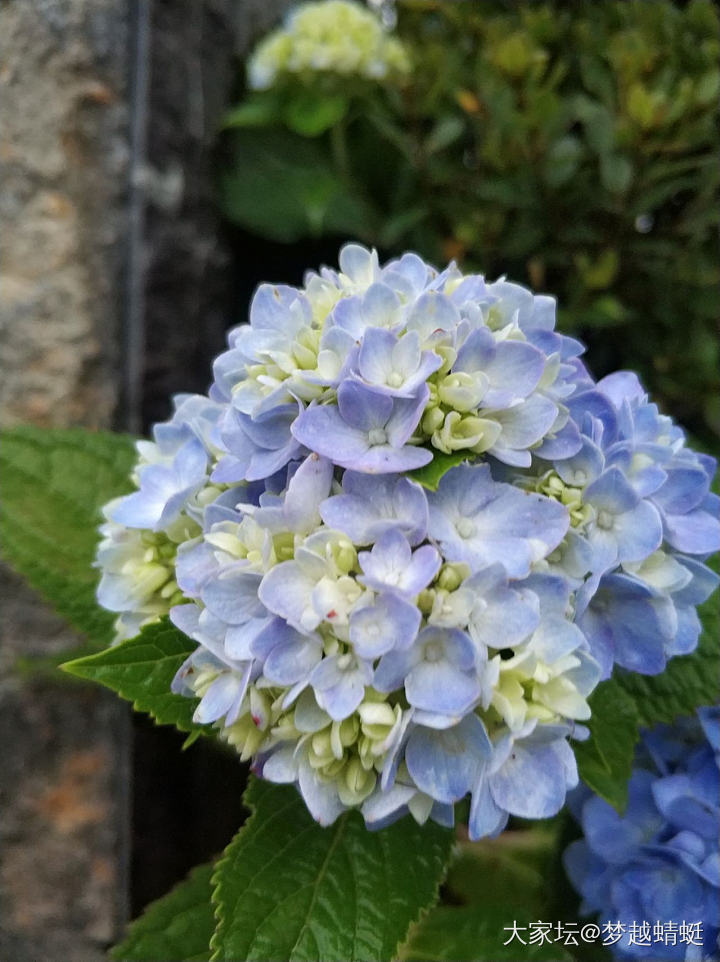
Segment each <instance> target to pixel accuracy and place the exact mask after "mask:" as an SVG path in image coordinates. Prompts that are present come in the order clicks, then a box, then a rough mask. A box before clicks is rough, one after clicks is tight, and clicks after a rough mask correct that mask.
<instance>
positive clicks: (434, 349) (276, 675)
mask: <svg viewBox="0 0 720 962" xmlns="http://www.w3.org/2000/svg"><path fill="white" fill-rule="evenodd" d="M583 350H584V349H583V346H582V344H580V343H579V342H578V341H576V340H574V339H572V338H569V337H566V336H565V335H563V334H560V333H559V332H558V331H556V330H555V302H554V300H553V299H552V298H550V297H547V296H544V295H540V296H537V295H534V294H532V293H531V292H530V291H527V290H525V289H524V288H522V287H520V286H519V285H516V284H512V283H509V282H507V281H496V282H493V283H488V282H487V281H486V280H485V279H484V278H483V277H481V276H478V275H471V276H463V275H462V274H461V272H460V271H459V270H458V269H457V267H456V266H455V265H453V264H451V265H449V266H448V267H447V268H446V269H445V270H443V271H438V270H436V269H435V268H433V267H432V266H430V265H428V264H426V263H425V262H424V261H423V260H422V259H421V258H419V257H418V256H417V255H415V254H405V255H403V256H402V257H400V258H397V259H395V260H392V261H390V262H389V263H387V264H385V265H382V264H381V263H380V261H379V259H378V257H377V254H376V253H375V252H374V251H368V250H366V249H364V248H362V247H360V246H358V245H355V244H349V245H346V246H345V247H344V248H343V249H342V250H341V252H340V258H339V269H338V270H331V269H328V268H322V269H321V270H320V271H319V272H318V273H310V274H308V275H307V276H306V279H305V284H304V287H303V288H293V287H288V286H282V285H280V286H278V285H270V284H264V285H261V286H260V288H258V290H257V292H256V294H255V296H254V298H253V301H252V304H251V307H250V316H249V324H246V325H241V326H240V327H238V328H237V329H236V330H234V331H232V332H230V335H229V349H228V350H227V351H226V352H225V353H224V354H222V355H221V356H220V357H219V358H218V359H217V360H216V362H215V364H214V367H213V374H214V382H213V384H212V386H211V388H210V391H209V393H208V396H207V397H204V396H196V395H182V396H180V397H178V398H177V399H176V402H175V411H174V414H173V416H172V418H171V419H170V420H169V421H168V422H167V423H166V424H161V425H157V426H156V427H155V429H154V432H153V441H151V442H140V443H139V445H138V451H139V463H138V466H137V470H136V472H135V475H134V479H135V483H136V491H135V492H134V493H132V494H130V495H128V496H126V497H125V498H122V499H118V500H117V501H114V502H112V503H111V504H110V505H108V506H107V508H106V523H105V525H104V526H103V529H102V533H103V541H102V543H101V546H100V549H99V552H98V566H99V567H100V568H101V571H102V575H101V580H100V585H99V589H98V597H99V599H100V601H101V603H102V604H104V605H105V606H106V607H108V608H110V609H111V610H113V611H115V612H117V613H118V616H119V617H118V639H121V638H123V637H128V636H129V635H131V634H132V633H134V632H135V631H137V630H138V629H139V628H140V627H141V626H142V625H144V624H146V623H148V622H149V621H152V620H155V619H157V618H159V617H161V616H162V615H164V614H166V613H168V612H169V615H170V618H171V619H172V621H173V623H174V624H175V625H176V626H177V627H178V628H179V629H180V630H181V631H183V632H184V633H185V634H186V635H188V636H189V637H190V638H192V639H193V640H194V641H195V642H196V643H197V647H196V649H195V650H194V651H193V652H192V654H191V655H190V657H189V658H188V659H187V661H186V662H185V664H184V665H183V666H182V668H181V669H180V671H179V672H178V674H177V677H176V679H175V681H174V683H173V691H175V692H178V693H181V694H183V695H187V696H189V697H194V698H196V699H197V707H196V710H195V718H196V720H197V721H198V722H200V723H201V724H209V725H213V726H214V727H215V728H216V729H217V731H218V733H219V736H220V737H221V738H222V739H224V740H225V741H227V742H228V743H229V744H230V745H232V746H233V747H234V748H235V749H236V750H237V751H238V753H239V755H240V757H241V758H242V759H243V760H252V762H253V766H254V770H255V771H256V772H257V773H258V774H259V775H261V776H262V777H265V778H267V779H270V780H273V781H279V782H288V783H293V784H296V785H297V787H298V789H299V791H300V792H301V793H302V795H303V798H304V799H305V802H306V803H307V806H308V809H309V810H310V812H311V813H312V814H313V816H314V817H315V818H316V819H317V820H318V821H319V822H321V823H322V824H329V823H330V822H331V821H332V820H333V819H335V818H337V816H338V815H339V814H340V813H341V812H343V811H344V810H346V809H347V808H350V807H356V808H359V809H360V810H361V812H362V813H363V816H364V817H365V820H366V822H367V824H368V825H369V826H371V827H375V828H377V827H381V826H382V825H385V824H387V823H388V822H390V821H392V820H394V819H396V818H400V817H402V816H403V815H404V814H406V813H408V812H409V813H410V814H411V815H412V817H413V818H415V819H417V820H418V821H420V822H422V821H424V820H425V819H427V818H432V819H435V820H437V821H439V822H440V823H442V824H444V825H449V824H452V820H453V817H454V816H453V812H454V805H455V803H456V802H459V801H460V800H461V799H463V798H465V797H469V799H470V819H469V831H470V835H471V837H472V838H479V837H482V836H484V835H494V834H497V833H498V832H500V831H502V829H503V828H504V827H505V825H506V823H507V821H508V818H509V817H510V816H511V815H516V816H520V817H523V818H546V817H548V816H550V815H553V814H554V813H556V812H557V811H558V810H559V809H560V807H561V806H562V804H563V802H564V799H565V795H566V792H567V791H568V789H570V788H572V787H573V786H574V785H575V784H576V783H577V770H576V767H575V760H574V754H573V750H572V747H571V742H570V739H573V738H582V737H584V736H585V735H586V730H585V729H584V728H583V726H582V724H581V723H582V722H583V721H586V720H587V719H588V718H589V716H590V708H589V705H588V697H589V696H590V694H591V692H592V691H593V689H594V688H595V686H596V685H597V683H598V681H599V679H600V678H601V676H602V677H604V676H607V675H609V674H610V673H611V671H612V669H613V666H614V665H615V664H618V665H620V666H622V667H623V668H625V669H628V670H633V671H638V672H643V673H655V672H659V671H662V670H663V668H664V666H665V664H666V662H667V659H668V658H672V657H675V656H676V655H682V654H686V653H688V652H690V651H692V650H693V649H694V647H695V645H696V644H697V639H698V635H699V630H700V626H699V621H698V617H697V613H696V607H697V605H698V604H699V603H700V602H701V601H703V600H704V599H705V598H706V597H707V596H708V595H709V594H710V592H712V591H713V589H714V588H715V586H716V584H717V578H716V576H715V575H714V574H713V573H712V572H711V571H710V569H709V568H708V567H707V566H706V565H705V563H704V562H705V560H706V558H707V555H708V553H709V552H711V551H713V550H714V549H715V548H716V547H717V546H718V543H719V542H720V525H719V524H718V522H717V520H716V518H715V517H714V513H715V511H716V502H715V500H714V496H713V495H711V494H710V493H709V489H710V480H711V477H712V475H713V473H714V470H715V464H714V461H713V460H712V459H711V458H707V457H706V456H704V455H699V454H696V453H695V452H693V451H692V450H691V449H690V448H688V447H687V445H686V442H685V438H684V435H683V433H682V431H681V430H680V429H679V428H677V427H676V426H675V425H674V424H673V423H672V422H671V421H670V420H669V418H667V417H666V416H664V415H661V414H660V413H659V412H658V410H657V408H656V407H655V406H654V405H652V404H651V403H650V402H649V401H648V399H647V397H646V396H645V394H644V392H643V390H642V387H641V386H640V384H639V382H638V381H637V378H636V377H635V376H634V375H632V374H629V373H627V372H618V373H617V374H614V375H610V376H609V377H607V378H603V379H602V380H601V381H599V382H598V383H595V381H594V379H593V378H592V376H591V374H590V373H589V371H588V369H587V368H586V366H585V365H584V363H583V361H582V359H581V355H582V353H583ZM436 469H437V471H436ZM433 475H435V476H433Z"/></svg>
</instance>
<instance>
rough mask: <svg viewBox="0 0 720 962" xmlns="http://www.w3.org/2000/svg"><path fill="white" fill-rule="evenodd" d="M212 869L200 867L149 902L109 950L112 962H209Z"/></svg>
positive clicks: (212, 921)
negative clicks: (121, 938)
mask: <svg viewBox="0 0 720 962" xmlns="http://www.w3.org/2000/svg"><path fill="white" fill-rule="evenodd" d="M212 872H213V867H212V865H211V864H208V865H201V866H199V867H198V868H195V869H193V870H192V872H190V874H189V875H188V877H187V878H186V879H185V881H184V882H181V883H180V884H179V885H176V886H175V888H174V889H172V890H171V891H170V892H168V894H167V895H164V896H163V897H162V898H160V899H157V900H156V901H155V902H151V903H150V905H148V907H147V908H146V909H145V910H144V911H143V914H142V915H141V916H140V917H139V918H137V919H135V921H134V922H131V923H130V925H129V926H128V930H127V933H126V935H125V938H124V939H123V941H122V942H120V943H119V944H118V945H116V946H115V947H114V948H113V949H111V950H110V958H111V959H112V960H114V962H158V960H159V959H163V960H170V959H172V962H208V960H209V958H210V939H211V937H212V934H213V932H214V931H215V916H214V913H213V907H212V904H211V902H210V892H211V888H210V879H211V876H212Z"/></svg>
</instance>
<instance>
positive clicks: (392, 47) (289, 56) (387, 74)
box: [248, 0, 410, 90]
mask: <svg viewBox="0 0 720 962" xmlns="http://www.w3.org/2000/svg"><path fill="white" fill-rule="evenodd" d="M409 69H410V61H409V58H408V55H407V52H406V50H405V48H404V46H403V44H402V43H401V42H400V41H399V40H398V39H397V38H396V37H393V36H391V35H389V34H388V33H386V32H385V30H384V29H383V27H382V25H381V23H380V20H379V19H378V18H377V17H376V16H374V15H373V14H372V13H371V12H370V11H369V10H367V9H365V8H363V7H362V6H360V5H359V4H357V3H353V2H349V0H329V2H327V0H325V2H319V3H306V4H303V5H302V6H300V7H297V8H296V9H295V10H293V11H291V13H290V14H289V15H288V17H287V20H286V23H285V25H284V26H283V27H281V28H280V29H278V30H275V31H274V32H273V33H271V34H270V35H269V36H268V37H266V38H265V39H264V40H263V41H262V43H261V44H260V45H259V46H258V48H257V50H256V51H255V53H254V54H253V56H252V58H251V60H250V62H249V64H248V80H249V83H250V86H251V87H253V88H255V89H256V90H264V89H266V88H268V87H271V86H272V85H273V84H274V83H276V82H277V81H278V80H279V79H281V78H282V77H283V76H287V75H290V76H292V75H295V76H299V77H300V78H302V75H303V74H304V73H325V72H332V73H335V74H340V75H341V76H347V75H354V76H358V77H365V78H367V79H369V80H385V79H399V78H401V77H402V76H403V75H404V74H406V73H407V72H408V71H409Z"/></svg>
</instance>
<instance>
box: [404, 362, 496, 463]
mask: <svg viewBox="0 0 720 962" xmlns="http://www.w3.org/2000/svg"><path fill="white" fill-rule="evenodd" d="M435 351H436V353H438V354H440V355H441V356H442V359H443V363H442V364H441V366H440V367H439V368H438V370H437V371H436V372H435V373H434V374H433V375H432V376H431V377H430V379H429V380H428V387H429V388H430V397H429V399H428V403H427V405H426V407H425V411H424V413H423V417H422V421H421V429H422V433H423V440H426V439H428V438H429V439H430V442H431V444H432V446H433V447H434V448H437V449H438V451H443V452H444V453H445V454H451V453H452V452H453V451H467V452H468V453H469V454H484V453H485V452H486V451H488V450H489V449H490V448H491V447H492V446H493V444H495V442H496V441H497V440H498V438H499V437H500V435H501V433H502V426H501V425H500V424H499V423H498V422H497V421H495V420H493V419H492V418H487V417H481V416H480V415H479V414H478V410H479V408H480V406H481V403H482V398H483V395H484V394H485V392H486V390H487V386H488V381H487V377H486V376H485V375H484V374H483V373H482V372H480V371H476V372H473V373H468V372H466V371H453V370H452V366H453V364H454V363H455V360H456V358H457V352H456V351H455V350H454V348H452V347H449V346H442V345H440V346H437V347H435Z"/></svg>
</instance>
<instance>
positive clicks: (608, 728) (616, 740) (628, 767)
mask: <svg viewBox="0 0 720 962" xmlns="http://www.w3.org/2000/svg"><path fill="white" fill-rule="evenodd" d="M588 704H589V705H590V708H591V710H592V716H591V718H590V720H589V722H588V728H589V729H590V738H589V739H588V740H587V741H586V742H576V743H575V758H576V760H577V763H578V772H579V774H580V777H581V778H582V780H583V781H584V782H585V783H586V785H589V786H590V788H591V789H592V790H593V791H594V792H597V794H598V795H600V796H601V798H604V799H605V800H606V801H607V802H609V803H610V804H611V805H612V806H613V807H614V808H616V809H617V810H618V811H619V812H622V811H623V810H624V808H625V805H626V804H627V791H628V781H629V779H630V774H631V772H632V763H633V756H634V754H635V745H636V743H637V741H638V738H639V737H640V734H639V731H638V711H637V708H636V706H635V702H634V700H633V698H632V697H631V696H630V695H629V694H628V693H627V692H626V691H625V690H624V689H623V687H622V686H621V685H620V684H618V682H617V681H616V680H615V679H614V678H610V679H608V680H607V681H604V682H602V683H601V684H600V685H598V687H597V688H596V689H595V691H594V692H593V693H592V695H591V696H590V698H589V699H588Z"/></svg>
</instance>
